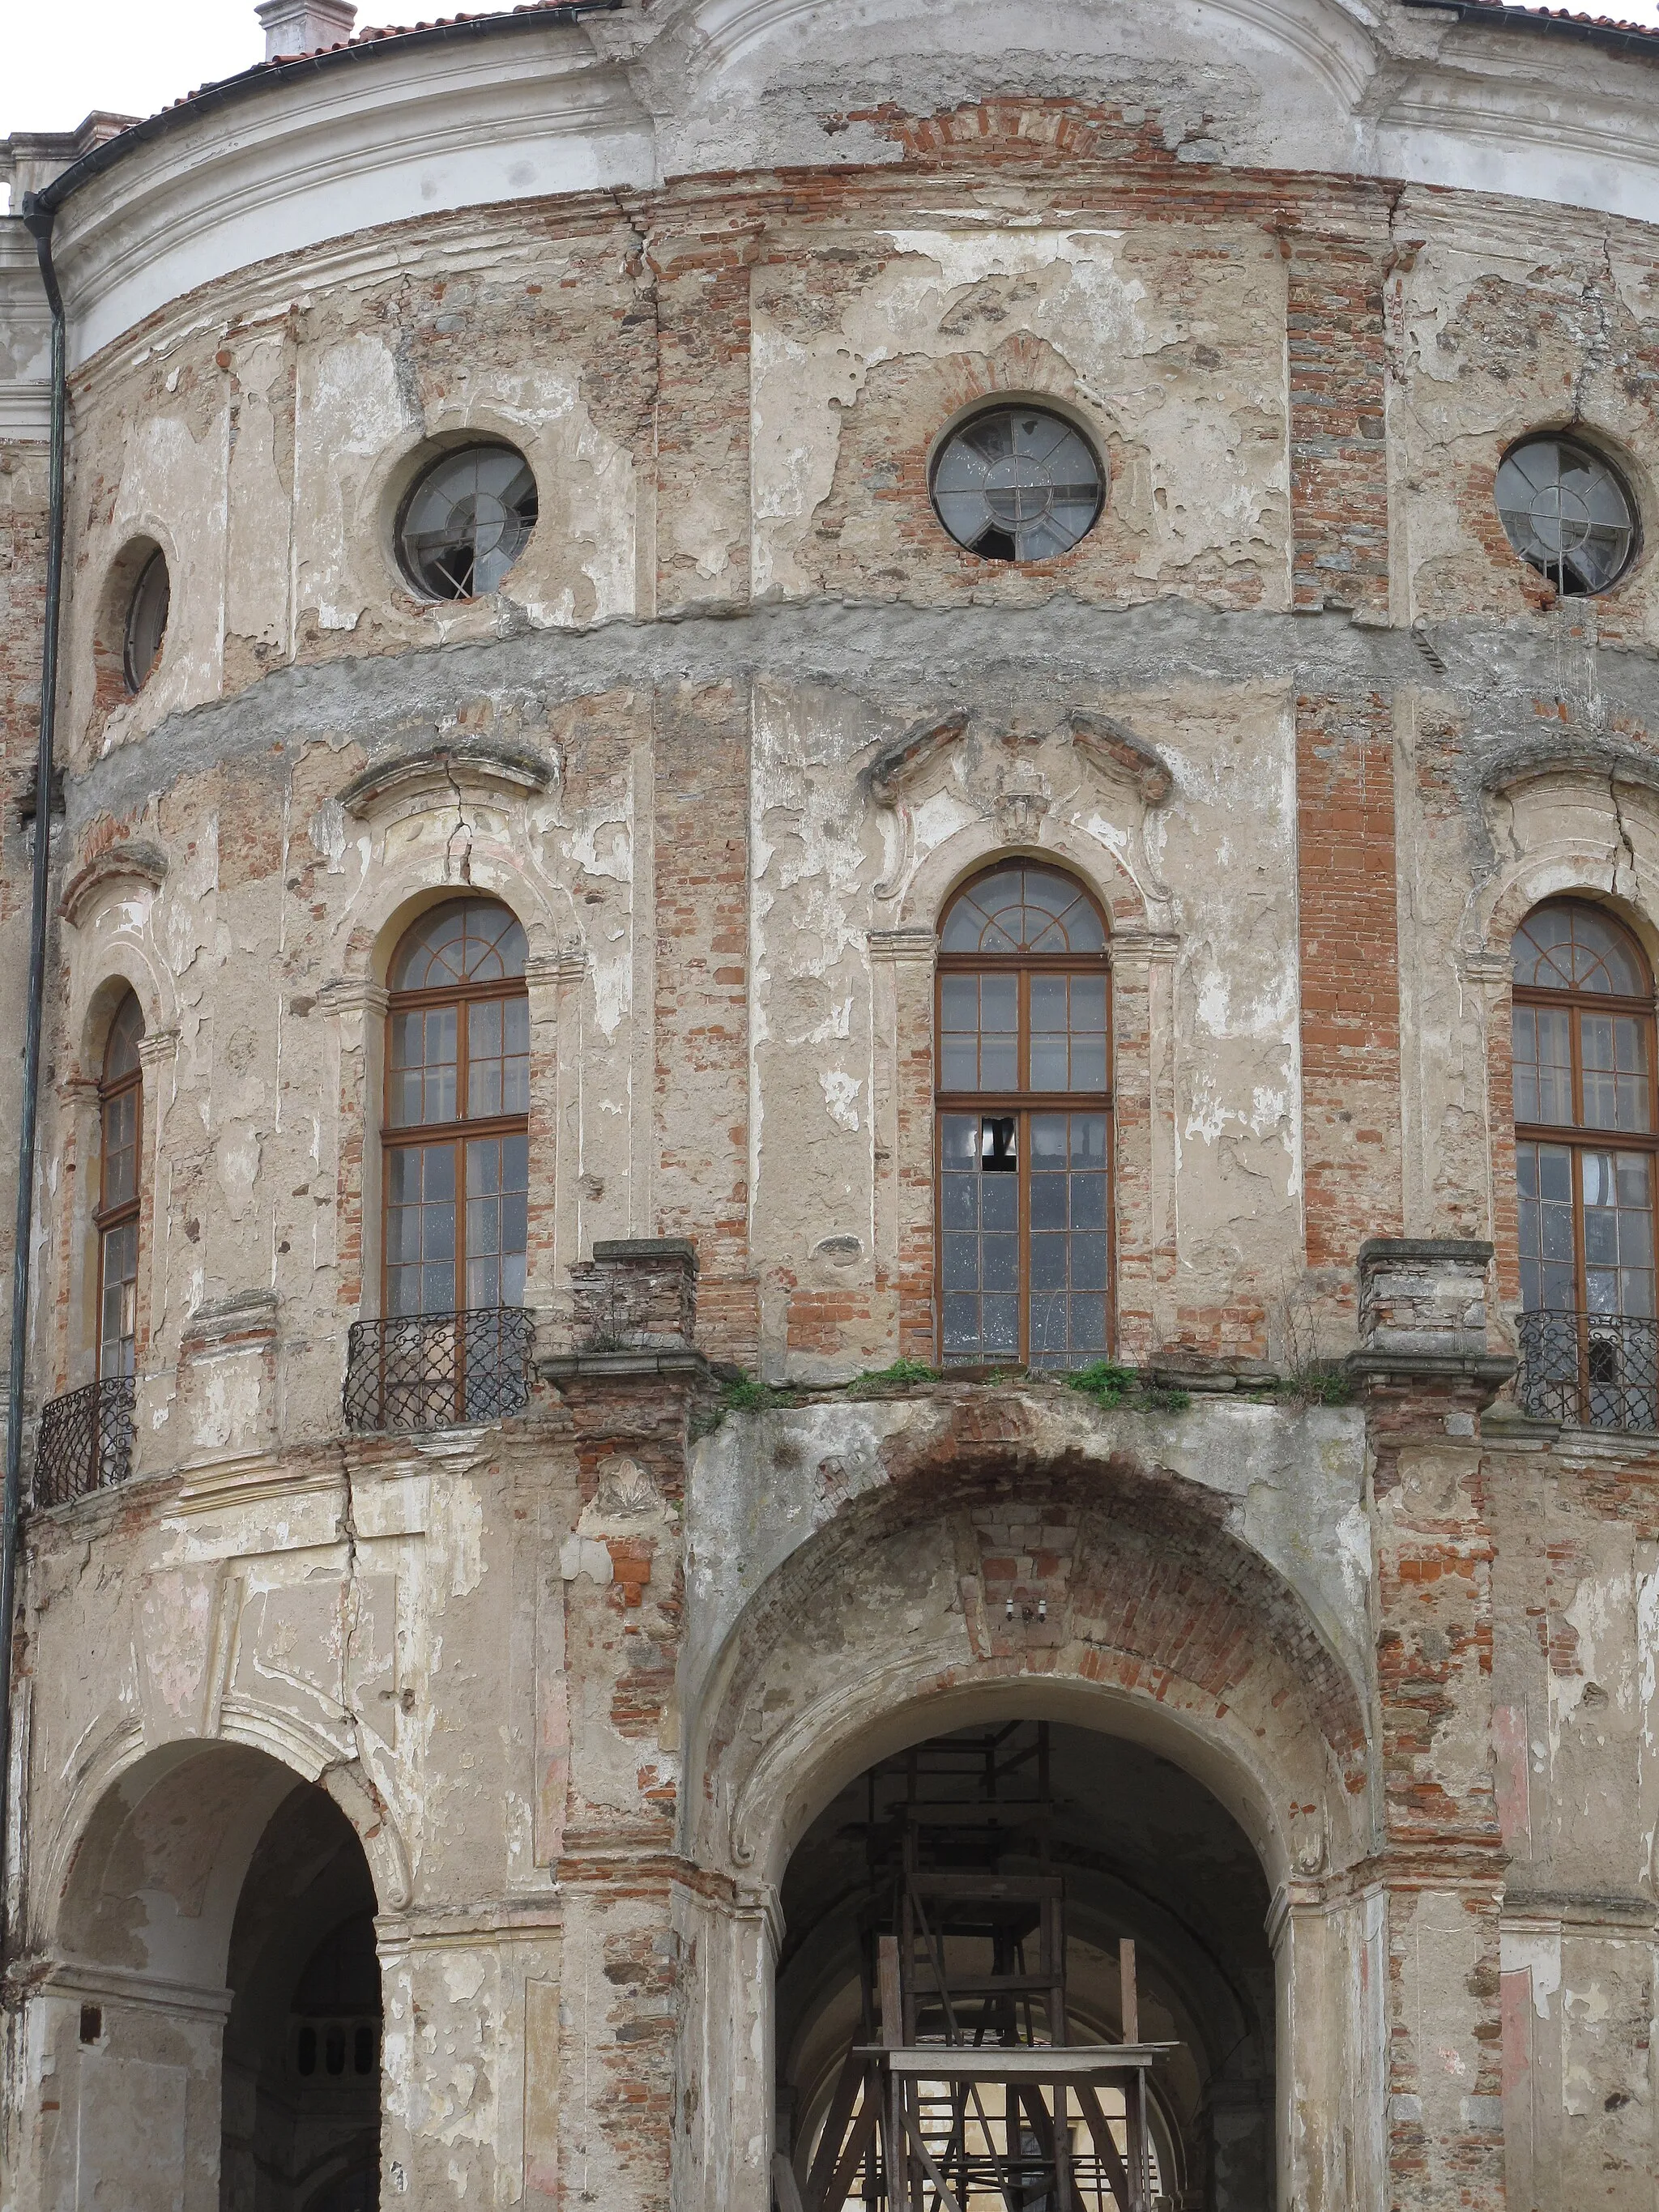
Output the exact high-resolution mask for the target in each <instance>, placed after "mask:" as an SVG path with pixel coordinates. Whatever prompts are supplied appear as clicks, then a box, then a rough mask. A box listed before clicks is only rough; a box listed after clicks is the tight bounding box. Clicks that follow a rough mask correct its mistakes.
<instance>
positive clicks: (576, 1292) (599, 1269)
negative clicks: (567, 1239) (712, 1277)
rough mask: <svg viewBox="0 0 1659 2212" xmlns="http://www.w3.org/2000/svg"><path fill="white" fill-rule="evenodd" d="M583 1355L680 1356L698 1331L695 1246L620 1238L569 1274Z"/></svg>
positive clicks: (684, 1240) (679, 1240)
mask: <svg viewBox="0 0 1659 2212" xmlns="http://www.w3.org/2000/svg"><path fill="white" fill-rule="evenodd" d="M570 1285H571V1291H572V1294H573V1296H574V1302H575V1309H576V1342H577V1346H578V1347H579V1349H580V1350H581V1351H584V1352H684V1351H687V1350H689V1349H690V1344H691V1340H692V1338H693V1337H694V1336H695V1335H696V1327H697V1248H696V1245H695V1244H693V1243H691V1241H690V1238H689V1237H616V1238H612V1239H609V1240H606V1241H604V1242H601V1243H597V1244H595V1245H594V1247H593V1256H592V1259H591V1260H579V1261H577V1262H576V1264H575V1265H574V1267H572V1268H571V1270H570Z"/></svg>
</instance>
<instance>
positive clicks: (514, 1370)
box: [345, 1306, 536, 1435]
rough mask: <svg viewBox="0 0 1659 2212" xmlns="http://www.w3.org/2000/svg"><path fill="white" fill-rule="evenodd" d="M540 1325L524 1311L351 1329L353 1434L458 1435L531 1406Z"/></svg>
mask: <svg viewBox="0 0 1659 2212" xmlns="http://www.w3.org/2000/svg"><path fill="white" fill-rule="evenodd" d="M535 1334H536V1330H535V1323H534V1322H532V1320H531V1317H530V1316H529V1315H528V1314H527V1313H526V1312H525V1311H524V1310H523V1309H522V1308H521V1307H519V1306H473V1307H470V1308H469V1309H468V1310H465V1312H462V1313H439V1314H399V1315H396V1316H391V1317H388V1318H387V1319H386V1320H382V1321H360V1322H354V1323H353V1325H352V1330H351V1337H350V1342H349V1349H348V1352H347V1355H346V1380H345V1419H346V1426H347V1428H349V1429H352V1430H355V1431H356V1432H357V1433H358V1434H359V1435H374V1434H376V1433H378V1432H380V1431H385V1430H398V1429H455V1428H465V1427H470V1426H476V1425H478V1424H481V1423H483V1422H485V1421H500V1420H505V1419H507V1416H508V1415H509V1414H511V1413H522V1412H523V1411H524V1409H525V1407H526V1406H527V1405H528V1404H529V1403H530V1353H531V1348H532V1343H533V1341H534V1338H535Z"/></svg>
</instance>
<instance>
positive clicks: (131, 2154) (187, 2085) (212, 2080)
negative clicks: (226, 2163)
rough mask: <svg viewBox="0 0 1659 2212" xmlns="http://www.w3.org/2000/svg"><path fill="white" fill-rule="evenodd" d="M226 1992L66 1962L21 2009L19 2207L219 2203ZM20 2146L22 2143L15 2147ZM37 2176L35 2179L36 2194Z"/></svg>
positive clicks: (42, 2210)
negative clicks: (23, 2072)
mask: <svg viewBox="0 0 1659 2212" xmlns="http://www.w3.org/2000/svg"><path fill="white" fill-rule="evenodd" d="M229 2013H230V1993H229V1991H228V1990H223V1989H217V1990H212V1989H198V1988H194V1987H191V1986H189V1985H187V1984H183V1983H175V1982H162V1981H159V1980H153V1979H152V1978H149V1976H147V1975H143V1974H139V1973H127V1972H121V1971H119V1970H118V1969H112V1968H109V1967H82V1966H60V1967H58V1968H57V1969H56V1970H54V1972H52V1976H51V1978H50V1979H49V1980H48V1981H47V1982H46V1985H45V1986H44V1987H43V1988H40V1989H39V1990H35V1991H33V1993H32V1994H31V1995H30V1996H29V1997H28V1999H27V2002H26V2003H25V2004H24V2006H23V2008H22V2044H23V2047H24V2050H25V2051H26V2052H27V2070H28V2076H29V2086H28V2088H27V2090H26V2091H25V2093H24V2094H23V2096H22V2097H21V2099H20V2105H21V2114H20V2118H21V2126H22V2128H23V2129H24V2130H27V2134H28V2136H29V2137H30V2138H31V2141H30V2144H29V2147H28V2148H27V2150H23V2151H22V2152H21V2155H20V2156H19V2157H18V2159H17V2162H16V2166H15V2169H14V2172H12V2174H11V2175H9V2177H8V2179H9V2184H10V2185H13V2186H15V2187H16V2188H17V2190H18V2192H19V2193H18V2194H17V2196H16V2197H15V2199H14V2198H12V2197H10V2195H8V2199H7V2201H8V2203H14V2202H15V2206H16V2212H81V2208H82V2207H84V2206H88V2205H94V2204H106V2203H107V2204H118V2205H120V2206H121V2208H122V2212H220V2192H219V2147H220V2132H221V2126H222V2114H221V2088H220V2067H221V2057H222V2046H223V2042H224V2029H225V2021H226V2020H227V2019H228V2016H229ZM17 2148H21V2147H17ZM31 2183H33V2185H34V2186H35V2187H38V2191H39V2194H38V2197H37V2196H35V2195H34V2194H33V2190H32V2189H31Z"/></svg>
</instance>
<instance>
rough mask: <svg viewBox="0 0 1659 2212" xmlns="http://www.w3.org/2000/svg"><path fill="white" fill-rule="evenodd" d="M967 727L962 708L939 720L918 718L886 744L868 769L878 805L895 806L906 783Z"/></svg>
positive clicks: (966, 717) (955, 740)
mask: <svg viewBox="0 0 1659 2212" xmlns="http://www.w3.org/2000/svg"><path fill="white" fill-rule="evenodd" d="M967 727H968V713H967V709H966V708H959V709H958V710H957V712H956V713H955V714H947V715H945V718H944V720H941V721H926V722H918V723H916V724H915V726H913V727H912V728H910V729H908V730H907V731H906V732H905V733H904V735H903V736H902V738H900V739H899V740H898V742H897V744H892V745H889V746H888V748H887V750H886V751H885V752H884V753H883V754H882V755H881V757H879V759H878V760H877V761H876V762H875V763H874V764H873V765H872V768H871V769H870V796H871V797H872V799H874V800H875V802H876V804H877V805H878V806H896V805H898V804H899V801H900V800H901V799H902V798H903V796H904V793H905V790H906V788H907V787H908V785H910V784H911V783H912V782H914V781H915V778H916V777H917V775H920V774H921V770H922V769H925V768H926V767H927V765H928V763H930V762H931V761H933V760H934V759H936V758H937V757H938V756H939V754H940V753H942V752H945V751H947V750H949V748H950V747H951V745H953V744H955V743H956V742H957V738H960V737H961V736H962V734H963V732H964V731H965V730H966V729H967Z"/></svg>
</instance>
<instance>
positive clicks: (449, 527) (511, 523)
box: [398, 446, 536, 599]
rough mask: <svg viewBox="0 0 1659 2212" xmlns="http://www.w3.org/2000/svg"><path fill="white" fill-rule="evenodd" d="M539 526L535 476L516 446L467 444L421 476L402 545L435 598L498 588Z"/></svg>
mask: <svg viewBox="0 0 1659 2212" xmlns="http://www.w3.org/2000/svg"><path fill="white" fill-rule="evenodd" d="M535 526H536V479H535V477H533V476H532V475H531V473H530V464H529V463H528V462H527V461H526V459H525V458H524V455H523V454H522V453H515V452H514V451H513V447H511V446H463V447H458V448H456V449H455V450H454V451H453V452H451V453H445V454H444V455H443V456H442V457H441V459H438V460H436V461H435V462H434V463H433V464H432V465H431V467H430V468H429V469H428V470H426V471H424V473H423V474H422V475H421V476H420V477H417V478H416V482H415V487H414V489H413V490H412V491H411V492H410V495H409V496H408V498H407V499H406V500H405V501H404V510H403V519H402V520H401V521H400V522H399V524H398V552H399V554H400V556H402V559H403V564H404V573H405V574H407V576H408V578H409V580H410V583H411V584H413V585H414V586H415V588H416V590H417V591H418V592H423V593H424V594H425V596H426V597H427V598H428V599H479V598H482V596H483V594H484V593H485V592H494V591H496V590H498V589H499V588H500V586H501V580H502V578H503V577H504V576H505V575H506V574H507V570H508V569H509V568H511V567H512V566H513V562H515V561H516V560H517V559H518V557H519V556H520V553H522V552H523V550H524V549H525V547H526V544H528V542H529V538H530V533H531V532H532V530H533V529H534V528H535Z"/></svg>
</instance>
